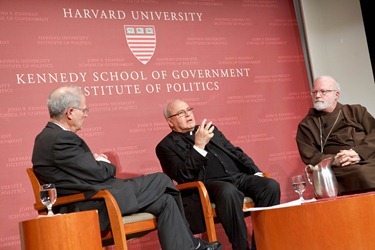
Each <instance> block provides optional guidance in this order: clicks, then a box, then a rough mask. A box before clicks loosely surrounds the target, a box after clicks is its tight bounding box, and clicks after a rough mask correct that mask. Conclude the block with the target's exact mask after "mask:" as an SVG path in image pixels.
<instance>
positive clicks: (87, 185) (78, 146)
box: [32, 122, 138, 230]
mask: <svg viewBox="0 0 375 250" xmlns="http://www.w3.org/2000/svg"><path fill="white" fill-rule="evenodd" d="M32 163H33V169H34V172H35V174H36V176H37V177H38V179H39V181H40V182H41V183H54V184H55V185H56V189H57V194H58V196H64V195H69V194H75V193H81V192H84V193H85V196H86V197H89V196H91V195H94V194H95V193H96V192H98V191H99V190H104V189H106V190H108V191H109V192H111V194H112V195H113V196H114V198H115V199H116V201H117V203H118V205H119V207H120V210H121V212H122V213H123V214H130V213H134V212H137V211H138V201H137V198H136V196H135V194H134V191H133V189H132V185H131V184H130V183H129V182H128V180H123V179H117V178H115V174H116V167H115V166H114V165H112V164H110V163H107V162H104V161H96V160H95V158H94V156H93V154H92V152H91V150H90V149H89V147H88V146H87V145H86V143H85V142H84V140H82V139H81V138H80V137H79V136H78V135H76V134H75V133H73V132H71V131H66V130H64V129H62V128H61V127H60V126H58V125H56V124H54V123H51V122H48V123H47V125H46V127H45V128H44V129H43V131H42V132H41V133H40V134H39V135H38V136H37V137H36V139H35V144H34V150H33V155H32ZM89 209H98V210H99V217H100V222H101V229H102V230H103V229H105V228H106V227H107V226H108V225H109V222H108V217H107V215H106V208H105V206H104V202H101V201H100V202H94V201H88V202H81V203H77V204H75V205H74V206H70V207H62V208H61V210H60V212H71V211H79V210H89Z"/></svg>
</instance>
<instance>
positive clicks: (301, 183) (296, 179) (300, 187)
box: [292, 175, 306, 201]
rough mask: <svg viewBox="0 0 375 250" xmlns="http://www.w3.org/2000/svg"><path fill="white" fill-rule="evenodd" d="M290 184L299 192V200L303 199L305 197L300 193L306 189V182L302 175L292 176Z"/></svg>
mask: <svg viewBox="0 0 375 250" xmlns="http://www.w3.org/2000/svg"><path fill="white" fill-rule="evenodd" d="M292 185H293V189H294V191H296V193H298V194H299V200H300V201H304V200H305V199H303V196H302V193H303V192H304V191H305V189H306V182H305V178H303V175H295V176H292Z"/></svg>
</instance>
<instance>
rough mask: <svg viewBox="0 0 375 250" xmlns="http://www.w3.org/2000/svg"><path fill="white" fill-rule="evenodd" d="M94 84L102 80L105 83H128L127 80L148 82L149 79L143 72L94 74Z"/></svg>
mask: <svg viewBox="0 0 375 250" xmlns="http://www.w3.org/2000/svg"><path fill="white" fill-rule="evenodd" d="M93 78H94V82H97V81H99V80H102V81H104V82H108V81H120V80H122V81H127V80H133V81H137V80H147V77H146V76H145V75H144V73H143V71H139V72H137V71H131V72H126V71H122V72H101V73H99V72H94V73H93Z"/></svg>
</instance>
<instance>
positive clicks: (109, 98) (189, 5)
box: [0, 0, 312, 249]
mask: <svg viewBox="0 0 375 250" xmlns="http://www.w3.org/2000/svg"><path fill="white" fill-rule="evenodd" d="M0 22H1V36H0V51H1V54H0V69H1V79H0V100H1V101H0V102H1V106H0V122H1V132H0V151H1V156H2V157H1V158H0V171H1V175H0V183H1V184H0V187H1V190H0V199H1V203H0V219H1V230H0V249H20V243H19V232H18V222H19V221H23V220H27V219H31V218H34V217H35V216H36V213H35V212H34V210H33V207H32V205H33V193H32V190H31V185H30V183H29V180H28V178H27V175H26V171H25V168H27V167H30V166H31V152H32V148H33V142H34V138H35V136H36V135H37V134H38V133H39V132H40V131H41V129H42V128H43V127H44V126H45V124H46V122H47V121H48V118H49V117H48V112H47V109H46V98H47V96H48V94H49V93H50V92H51V91H52V90H53V89H55V88H57V87H59V86H62V85H68V84H74V85H79V86H81V87H82V88H83V89H84V91H85V94H86V96H87V104H88V107H89V108H90V110H91V111H90V115H89V117H88V119H86V123H85V126H84V129H83V130H82V131H80V132H79V135H80V136H81V137H83V138H84V139H85V140H86V142H87V143H88V145H90V147H91V149H92V151H94V152H97V153H99V152H115V153H116V154H117V155H118V156H119V158H120V162H121V163H120V164H119V166H118V168H119V169H118V173H119V175H120V176H124V177H126V176H134V175H141V174H147V173H153V172H158V171H161V168H160V165H159V162H158V160H157V158H156V155H155V151H154V150H155V146H156V144H157V143H158V142H159V141H160V140H161V139H162V138H163V137H164V136H165V135H166V134H167V133H168V132H169V128H168V126H167V124H166V122H165V120H164V118H163V115H162V110H163V108H164V106H165V105H166V103H167V102H168V101H170V100H172V99H175V98H181V99H184V100H186V101H187V102H188V103H189V104H190V105H191V106H192V107H194V108H195V109H194V111H195V115H196V118H197V120H198V122H200V121H201V120H202V119H203V118H207V119H208V120H212V121H213V122H214V124H215V125H216V126H217V127H218V128H219V129H220V130H222V131H223V132H224V133H225V134H226V136H227V137H228V138H229V139H230V140H231V141H232V143H234V144H235V145H238V146H240V147H242V148H243V149H244V151H246V152H247V153H248V154H249V155H250V156H251V157H252V158H253V159H254V161H255V162H256V163H257V165H259V167H260V168H261V169H262V170H263V171H267V172H269V173H270V175H271V176H272V177H273V178H275V179H276V180H277V181H279V182H280V184H281V189H282V202H287V201H290V200H293V199H297V194H296V193H295V192H294V191H293V190H292V188H291V185H290V183H289V178H290V176H291V175H293V174H296V173H302V171H303V164H302V162H301V160H300V158H299V155H298V151H297V147H296V143H295V134H296V127H297V124H298V122H299V121H300V120H301V119H302V118H303V116H304V115H305V114H306V112H307V109H308V107H309V106H310V105H311V104H310V103H311V98H310V95H309V87H308V81H307V74H306V69H305V64H304V57H303V53H302V49H301V42H300V38H299V32H298V27H297V21H296V17H295V12H294V6H293V1H292V0H280V1H262V0H252V1H250V0H242V1H233V0H221V1H219V0H202V1H191V0H181V1H163V0H144V1H143V0H112V1H108V0H96V1H92V0H79V1H77V0H64V1H63V0H55V1H47V0H45V1H42V0H32V1H30V0H2V1H1V2H0ZM311 194H312V193H311V188H309V189H308V191H307V192H306V197H308V196H309V195H311ZM247 223H248V226H249V229H251V220H250V218H248V219H247ZM217 231H218V238H219V240H220V241H221V242H223V243H224V245H225V246H228V242H227V239H226V236H225V234H224V232H223V230H222V228H221V226H220V225H218V226H217ZM249 232H251V230H249ZM129 244H130V247H131V249H158V248H160V246H159V244H158V241H157V236H156V234H155V233H151V234H149V235H148V236H146V237H143V238H142V239H139V240H134V241H131V242H130V243H129Z"/></svg>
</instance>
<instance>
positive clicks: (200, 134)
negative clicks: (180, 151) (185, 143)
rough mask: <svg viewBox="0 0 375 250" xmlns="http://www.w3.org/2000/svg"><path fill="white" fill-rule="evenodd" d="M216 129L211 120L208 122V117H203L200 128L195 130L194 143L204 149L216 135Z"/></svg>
mask: <svg viewBox="0 0 375 250" xmlns="http://www.w3.org/2000/svg"><path fill="white" fill-rule="evenodd" d="M214 129H215V127H214V126H213V125H212V122H211V121H210V122H208V123H207V124H206V119H203V121H202V123H201V125H199V127H198V130H197V131H196V132H195V140H194V145H195V146H197V147H198V148H201V149H204V147H205V146H206V145H207V143H208V142H209V141H210V140H211V138H212V137H214V133H213V131H214Z"/></svg>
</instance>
